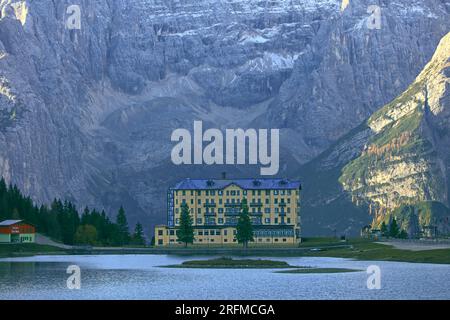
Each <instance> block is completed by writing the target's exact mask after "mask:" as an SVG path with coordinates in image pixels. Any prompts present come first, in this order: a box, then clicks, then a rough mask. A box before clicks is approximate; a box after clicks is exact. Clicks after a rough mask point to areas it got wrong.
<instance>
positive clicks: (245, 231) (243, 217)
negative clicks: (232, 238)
mask: <svg viewBox="0 0 450 320" xmlns="http://www.w3.org/2000/svg"><path fill="white" fill-rule="evenodd" d="M236 230H237V232H236V239H237V241H238V242H239V243H242V244H243V246H244V248H247V247H248V243H249V242H250V241H253V240H254V239H253V226H252V222H251V220H250V216H249V214H248V205H247V199H245V198H244V199H242V203H241V212H240V213H239V220H238V224H237V226H236Z"/></svg>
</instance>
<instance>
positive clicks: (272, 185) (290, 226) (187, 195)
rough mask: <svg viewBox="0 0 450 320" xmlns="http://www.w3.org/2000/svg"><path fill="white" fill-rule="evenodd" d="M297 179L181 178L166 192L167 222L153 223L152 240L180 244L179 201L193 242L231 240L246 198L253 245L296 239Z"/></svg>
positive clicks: (298, 202) (297, 212) (298, 234)
mask: <svg viewBox="0 0 450 320" xmlns="http://www.w3.org/2000/svg"><path fill="white" fill-rule="evenodd" d="M300 191H301V184H300V182H298V181H290V180H286V179H236V180H206V179H185V180H183V181H181V182H179V183H178V184H177V185H176V186H175V187H174V188H171V189H169V191H168V194H167V225H158V226H156V227H155V245H156V246H168V245H179V243H178V241H177V235H176V232H177V228H178V227H179V223H180V214H181V205H182V204H183V203H184V202H185V203H187V205H188V206H189V209H190V214H191V217H192V221H193V226H194V238H195V240H194V244H205V245H206V244H209V245H213V244H216V245H229V244H236V243H237V240H236V239H235V235H236V224H237V221H238V217H239V212H240V205H241V201H242V199H243V198H246V199H247V203H248V207H249V214H250V217H251V220H252V225H253V232H254V240H255V243H257V244H266V245H267V244H295V243H299V242H300V210H299V208H300Z"/></svg>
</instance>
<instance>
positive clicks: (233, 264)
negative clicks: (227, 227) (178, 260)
mask: <svg viewBox="0 0 450 320" xmlns="http://www.w3.org/2000/svg"><path fill="white" fill-rule="evenodd" d="M165 267H168V268H209V269H227V268H234V269H265V268H270V269H272V268H273V269H275V268H293V267H292V266H290V265H289V264H288V263H287V262H285V261H274V260H259V259H242V260H240V259H237V260H236V259H231V258H217V259H211V260H191V261H184V262H183V263H182V264H179V265H170V266H165Z"/></svg>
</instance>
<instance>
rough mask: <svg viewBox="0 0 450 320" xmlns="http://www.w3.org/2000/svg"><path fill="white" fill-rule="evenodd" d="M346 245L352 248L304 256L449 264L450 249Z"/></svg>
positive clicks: (358, 242)
mask: <svg viewBox="0 0 450 320" xmlns="http://www.w3.org/2000/svg"><path fill="white" fill-rule="evenodd" d="M348 243H349V244H351V245H352V248H329V249H327V248H324V249H323V250H321V251H317V252H311V251H310V252H306V253H305V256H314V257H336V258H350V259H357V260H369V261H371V260H380V261H401V262H416V263H439V264H450V249H437V250H424V251H410V250H400V249H395V248H394V247H392V246H389V245H383V244H379V243H374V242H371V241H368V240H350V241H349V242H348Z"/></svg>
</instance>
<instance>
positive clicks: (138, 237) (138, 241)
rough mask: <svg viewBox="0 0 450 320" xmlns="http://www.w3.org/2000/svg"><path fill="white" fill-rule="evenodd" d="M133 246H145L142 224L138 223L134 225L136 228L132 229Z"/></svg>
mask: <svg viewBox="0 0 450 320" xmlns="http://www.w3.org/2000/svg"><path fill="white" fill-rule="evenodd" d="M132 242H133V244H135V245H138V246H143V245H145V238H144V229H143V228H142V224H140V223H139V222H138V223H136V226H135V227H134V234H133V241H132Z"/></svg>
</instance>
